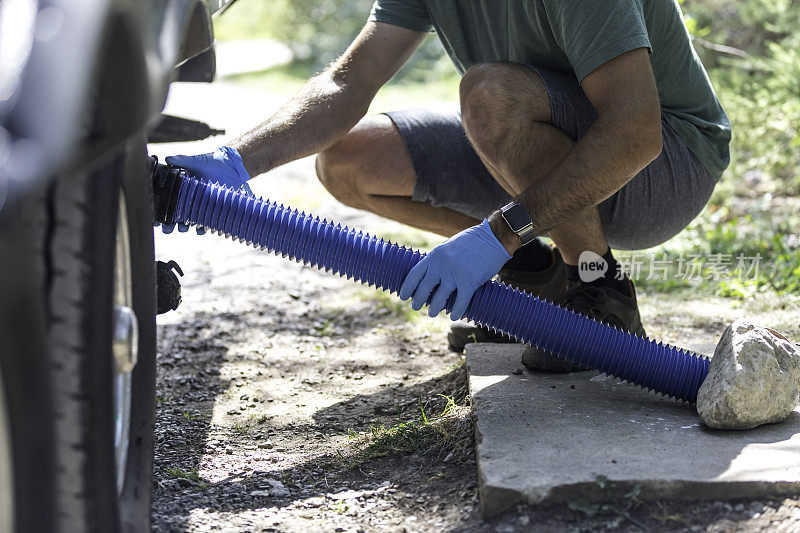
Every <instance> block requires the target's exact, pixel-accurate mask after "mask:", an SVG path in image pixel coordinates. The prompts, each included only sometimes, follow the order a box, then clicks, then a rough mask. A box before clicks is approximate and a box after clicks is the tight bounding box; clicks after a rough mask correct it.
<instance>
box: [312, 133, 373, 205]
mask: <svg viewBox="0 0 800 533" xmlns="http://www.w3.org/2000/svg"><path fill="white" fill-rule="evenodd" d="M353 159H354V154H353V153H352V150H350V149H349V148H348V147H347V143H346V141H345V140H342V141H339V142H337V143H335V144H333V145H332V146H330V147H329V148H327V149H325V150H323V151H322V152H320V153H319V154H317V158H316V161H315V167H316V170H317V178H319V181H320V183H322V185H323V186H324V187H325V188H326V189H327V190H328V192H329V193H331V195H332V196H333V197H334V198H336V199H337V200H339V201H340V202H342V203H343V204H346V205H349V206H351V207H359V206H360V204H361V203H362V202H361V201H360V194H359V192H358V187H357V184H356V182H355V176H356V174H355V168H354V164H353Z"/></svg>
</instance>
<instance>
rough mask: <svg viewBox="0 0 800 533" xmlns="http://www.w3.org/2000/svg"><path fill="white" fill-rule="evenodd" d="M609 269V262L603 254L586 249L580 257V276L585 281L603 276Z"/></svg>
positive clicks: (588, 281)
mask: <svg viewBox="0 0 800 533" xmlns="http://www.w3.org/2000/svg"><path fill="white" fill-rule="evenodd" d="M607 271H608V263H607V262H606V260H605V259H603V257H602V256H599V255H597V254H596V253H594V252H592V251H590V250H584V251H583V252H581V255H580V256H579V257H578V276H579V277H580V278H581V281H582V282H584V283H590V282H592V281H594V280H596V279H600V278H602V277H603V276H604V275H605V273H606V272H607Z"/></svg>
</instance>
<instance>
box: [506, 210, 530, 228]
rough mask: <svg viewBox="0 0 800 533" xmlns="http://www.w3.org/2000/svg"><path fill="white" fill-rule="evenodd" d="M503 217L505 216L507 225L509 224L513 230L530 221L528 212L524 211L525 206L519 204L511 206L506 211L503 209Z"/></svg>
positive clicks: (522, 226)
mask: <svg viewBox="0 0 800 533" xmlns="http://www.w3.org/2000/svg"><path fill="white" fill-rule="evenodd" d="M503 217H505V219H506V221H508V225H509V226H511V229H513V230H514V231H517V230H519V229H522V228H524V227H525V226H527V225H528V224H530V223H531V217H530V215H528V212H527V211H525V208H524V207H522V206H521V205H519V204H517V205H514V206H512V207H511V208H510V209H508V210H507V211H504V212H503Z"/></svg>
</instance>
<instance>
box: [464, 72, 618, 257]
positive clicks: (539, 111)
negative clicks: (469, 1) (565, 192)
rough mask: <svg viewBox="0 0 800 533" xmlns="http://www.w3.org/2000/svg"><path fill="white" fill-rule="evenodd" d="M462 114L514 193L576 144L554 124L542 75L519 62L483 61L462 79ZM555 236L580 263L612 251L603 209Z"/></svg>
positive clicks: (484, 158) (489, 161) (482, 155)
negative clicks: (582, 257) (582, 256)
mask: <svg viewBox="0 0 800 533" xmlns="http://www.w3.org/2000/svg"><path fill="white" fill-rule="evenodd" d="M460 93H461V114H462V120H463V123H464V130H465V131H466V132H467V137H469V139H470V141H471V142H472V145H473V147H474V148H475V151H476V152H477V153H478V156H479V157H480V158H481V160H482V161H483V162H484V164H485V165H486V168H488V169H489V172H491V173H492V175H493V176H494V177H495V179H496V180H497V182H498V183H499V184H500V185H502V186H503V188H504V189H506V190H507V191H508V192H509V194H511V195H512V196H516V195H518V194H520V193H521V192H522V191H523V190H525V189H526V188H528V187H529V186H530V185H531V184H532V183H534V182H535V181H536V180H539V179H541V178H542V177H544V176H545V175H546V174H547V173H548V172H550V170H552V169H553V167H555V166H556V165H557V164H558V162H559V161H561V160H562V159H563V158H564V157H565V156H566V155H567V154H568V153H569V151H570V150H572V148H573V146H574V145H575V142H574V141H573V140H572V139H570V138H569V136H567V135H566V134H565V133H564V132H563V131H561V130H560V129H558V128H556V127H555V126H553V125H552V124H551V110H550V98H549V95H548V93H547V89H546V87H545V86H544V83H543V82H542V80H541V78H540V77H539V75H538V74H537V73H536V72H535V71H533V70H532V69H531V68H529V67H526V66H524V65H517V64H505V63H503V64H497V63H490V64H482V65H477V66H475V67H473V68H471V69H470V70H469V71H467V73H466V74H465V75H464V78H463V79H462V81H461V88H460ZM549 236H550V237H551V238H552V239H553V241H555V243H556V244H557V245H558V248H559V250H560V251H561V254H562V256H563V257H564V261H565V262H566V263H567V264H570V265H577V264H578V256H579V255H580V254H581V252H583V251H584V250H590V251H592V252H595V253H596V254H598V255H603V254H605V253H606V252H607V251H608V249H609V248H608V242H607V241H606V237H605V232H604V231H603V225H602V223H601V221H600V215H599V211H598V209H597V207H590V208H587V209H586V210H584V211H583V212H582V213H580V214H578V215H577V216H575V217H573V218H572V219H570V220H568V221H566V222H564V223H563V224H561V225H560V226H558V227H556V228H553V229H552V230H550V232H549Z"/></svg>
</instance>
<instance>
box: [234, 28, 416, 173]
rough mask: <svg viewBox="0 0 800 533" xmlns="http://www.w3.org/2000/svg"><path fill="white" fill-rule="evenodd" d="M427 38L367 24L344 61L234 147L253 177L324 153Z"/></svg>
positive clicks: (241, 137)
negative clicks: (318, 153) (306, 157)
mask: <svg viewBox="0 0 800 533" xmlns="http://www.w3.org/2000/svg"><path fill="white" fill-rule="evenodd" d="M424 37H425V34H424V33H421V32H417V31H412V30H408V29H405V28H401V27H399V26H393V25H391V24H385V23H381V22H369V23H367V25H366V26H364V29H363V30H362V31H361V33H360V34H359V35H358V37H356V39H355V41H353V44H351V45H350V47H349V48H348V49H347V51H345V53H344V54H343V55H342V56H341V57H340V58H339V59H338V60H336V61H335V62H334V63H333V64H331V65H330V66H329V67H328V68H327V69H326V70H325V71H324V72H322V73H321V74H319V75H317V76H316V77H314V78H312V79H311V80H309V81H308V82H307V83H306V84H305V86H304V87H303V88H302V89H301V90H300V92H298V94H297V95H295V96H294V97H293V98H292V99H291V100H290V101H289V102H288V103H287V104H285V105H284V106H283V107H282V108H281V109H280V110H279V111H278V112H277V113H275V114H274V115H273V116H272V117H270V118H269V119H268V120H266V121H265V122H264V123H262V124H261V125H260V126H258V127H256V128H255V129H253V130H251V131H249V132H247V133H245V134H244V135H242V136H240V137H239V138H237V139H235V140H234V141H233V142H232V143H231V144H230V146H231V147H232V148H235V149H236V150H237V151H238V152H239V153H240V154H241V156H242V159H243V160H244V166H245V168H246V169H247V171H248V173H249V174H250V175H251V176H256V175H258V174H261V173H264V172H267V171H268V170H270V169H273V168H275V167H277V166H279V165H282V164H284V163H287V162H289V161H293V160H295V159H299V158H301V157H305V156H307V155H311V154H315V153H317V152H320V151H322V150H324V149H325V148H327V147H328V146H330V145H331V144H333V143H334V142H336V141H337V140H338V139H339V138H341V137H342V136H344V135H345V134H346V133H347V132H348V131H350V129H351V128H352V127H353V126H355V125H356V123H357V122H358V121H359V120H360V119H361V118H362V117H363V116H364V115H365V114H366V113H367V110H368V109H369V105H370V103H371V102H372V99H373V98H374V97H375V93H377V92H378V89H380V88H381V86H383V84H385V83H386V82H387V81H389V79H391V77H392V76H394V74H395V73H396V72H397V71H398V70H399V69H400V67H401V66H402V65H403V63H405V62H406V60H407V59H408V58H409V56H410V55H411V54H412V53H413V52H414V50H415V49H416V48H417V47H418V46H419V44H420V42H421V41H422V39H423V38H424Z"/></svg>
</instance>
